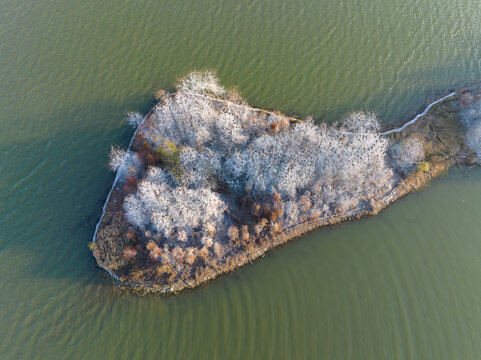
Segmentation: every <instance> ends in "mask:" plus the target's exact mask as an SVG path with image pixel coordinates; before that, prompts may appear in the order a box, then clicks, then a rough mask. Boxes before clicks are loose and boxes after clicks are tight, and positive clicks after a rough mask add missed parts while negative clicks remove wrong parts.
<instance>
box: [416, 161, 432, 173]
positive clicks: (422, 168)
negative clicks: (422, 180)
mask: <svg viewBox="0 0 481 360" xmlns="http://www.w3.org/2000/svg"><path fill="white" fill-rule="evenodd" d="M428 171H429V163H428V162H427V161H421V162H420V163H419V164H418V169H417V172H428Z"/></svg>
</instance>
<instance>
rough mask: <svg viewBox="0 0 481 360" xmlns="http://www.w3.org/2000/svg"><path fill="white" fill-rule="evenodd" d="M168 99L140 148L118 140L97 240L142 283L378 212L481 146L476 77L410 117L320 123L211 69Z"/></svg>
mask: <svg viewBox="0 0 481 360" xmlns="http://www.w3.org/2000/svg"><path fill="white" fill-rule="evenodd" d="M157 100H158V103H157V104H156V105H155V106H154V107H153V108H152V110H151V111H150V112H149V113H148V114H147V115H146V116H142V115H140V114H135V113H130V114H129V117H128V120H129V123H130V124H131V125H133V126H134V127H135V129H136V130H135V133H134V135H133V137H132V140H131V142H130V144H129V146H128V148H127V149H126V150H122V149H120V148H115V147H114V148H112V151H111V154H110V161H109V165H110V166H111V168H112V169H113V170H114V171H115V172H116V176H115V180H114V183H113V186H112V189H111V191H110V193H109V194H108V197H107V200H106V202H105V205H104V208H103V213H102V216H101V219H100V221H99V223H98V224H97V227H96V229H95V234H94V238H93V241H92V243H90V249H91V251H92V253H93V256H94V257H95V259H96V261H97V264H98V265H99V266H100V267H101V268H103V269H105V270H106V271H107V272H108V273H109V274H110V275H111V276H112V277H113V278H114V279H116V280H117V282H118V283H119V284H120V285H121V286H123V287H126V288H128V289H132V290H134V291H136V292H139V293H141V294H146V293H164V294H166V293H176V292H179V291H181V290H184V289H187V288H194V287H197V286H199V285H200V284H203V283H205V282H206V281H208V280H210V279H213V278H215V277H217V276H219V275H221V274H224V273H227V272H231V271H233V270H235V269H236V268H239V267H241V266H243V265H245V264H247V263H249V262H251V261H253V260H255V259H257V258H259V257H261V256H263V255H264V254H265V253H266V252H267V251H269V250H270V249H272V248H274V247H276V246H278V245H280V244H284V243H286V242H287V241H289V240H292V239H294V238H297V237H299V236H300V235H302V234H304V233H306V232H309V231H312V230H314V229H317V228H320V227H322V226H326V225H333V224H337V223H339V222H342V221H345V220H351V219H356V218H360V217H363V216H367V215H375V214H377V213H378V212H379V211H380V210H382V209H383V208H385V207H386V206H387V205H389V204H390V203H391V202H393V201H395V200H396V199H399V198H400V197H402V196H404V195H406V194H407V193H409V192H411V191H415V190H418V189H420V188H421V187H423V186H425V185H426V184H427V183H428V182H429V181H430V180H431V179H433V178H435V177H437V176H439V175H440V174H442V173H443V172H445V171H446V170H447V169H448V168H450V167H451V166H453V165H455V164H460V165H468V166H471V165H475V164H477V163H478V160H479V155H481V140H480V139H481V121H480V120H481V116H480V115H479V114H480V113H481V91H479V90H476V89H464V90H459V91H457V92H454V93H451V94H448V95H446V96H444V97H442V98H441V99H439V100H436V101H435V102H433V103H431V104H429V105H428V106H427V107H426V109H425V110H424V111H423V112H422V113H420V114H419V115H417V116H416V117H415V118H414V119H413V120H411V121H409V122H408V123H406V124H404V125H403V126H401V127H397V128H394V127H392V125H391V126H390V125H382V124H380V123H379V121H378V120H377V118H376V116H375V115H374V114H372V113H367V112H358V113H352V114H350V115H349V116H347V117H346V118H345V119H344V120H343V121H341V122H339V123H336V124H326V123H321V124H315V123H314V121H313V120H312V118H307V119H302V120H301V119H298V118H295V117H289V116H286V115H284V114H282V113H280V112H277V111H267V110H264V109H258V108H254V107H252V106H250V105H249V104H247V103H246V102H245V101H244V100H243V99H242V98H241V97H240V96H239V94H238V93H237V92H236V91H235V90H229V89H226V88H225V87H223V86H222V85H220V83H219V80H218V79H217V77H216V76H215V74H214V73H213V72H212V71H203V72H198V71H194V72H191V73H190V74H188V75H187V76H185V77H184V78H182V79H180V80H179V82H178V86H177V90H176V91H175V92H173V93H166V92H163V91H160V92H158V93H157ZM389 127H391V128H389Z"/></svg>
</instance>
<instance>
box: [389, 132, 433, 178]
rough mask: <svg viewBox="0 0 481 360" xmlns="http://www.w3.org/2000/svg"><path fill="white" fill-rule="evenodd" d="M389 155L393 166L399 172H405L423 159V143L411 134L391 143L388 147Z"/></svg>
mask: <svg viewBox="0 0 481 360" xmlns="http://www.w3.org/2000/svg"><path fill="white" fill-rule="evenodd" d="M389 155H390V157H391V161H392V164H393V165H394V167H395V168H396V169H397V170H398V171H400V172H401V173H403V174H407V173H409V172H411V171H413V170H414V169H415V168H416V166H417V164H418V163H419V162H420V161H421V160H423V159H424V156H425V155H424V145H423V142H422V141H421V140H419V139H418V138H417V137H414V136H411V137H409V138H408V139H406V140H403V141H401V142H398V143H395V144H393V145H392V146H391V148H390V149H389Z"/></svg>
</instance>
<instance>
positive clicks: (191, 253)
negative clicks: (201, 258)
mask: <svg viewBox="0 0 481 360" xmlns="http://www.w3.org/2000/svg"><path fill="white" fill-rule="evenodd" d="M196 252H197V249H196V248H194V247H189V248H187V249H185V262H186V263H187V264H189V265H192V264H193V263H194V262H195V259H196V258H197V254H196Z"/></svg>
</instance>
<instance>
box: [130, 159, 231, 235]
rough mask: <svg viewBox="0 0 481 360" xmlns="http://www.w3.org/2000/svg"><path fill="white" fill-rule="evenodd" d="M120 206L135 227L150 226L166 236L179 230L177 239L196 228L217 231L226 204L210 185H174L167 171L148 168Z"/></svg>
mask: <svg viewBox="0 0 481 360" xmlns="http://www.w3.org/2000/svg"><path fill="white" fill-rule="evenodd" d="M124 209H125V214H126V216H127V219H129V221H130V222H131V223H132V224H134V225H136V226H138V227H139V228H141V229H150V228H152V229H153V230H155V231H157V232H158V233H160V234H161V235H163V236H165V237H168V238H169V237H171V236H172V235H173V234H175V233H177V232H179V234H178V239H179V240H180V241H185V238H186V237H189V236H192V233H193V232H194V231H195V230H198V229H208V230H210V231H213V232H215V231H217V228H218V227H219V226H220V225H221V224H222V223H223V221H224V218H225V211H226V209H227V207H226V204H225V202H224V201H223V200H222V199H221V198H220V196H219V194H216V193H215V192H213V191H212V190H211V189H208V188H196V189H190V188H187V187H185V186H182V185H175V184H173V182H172V181H171V178H170V175H169V174H166V173H165V172H163V171H162V170H160V169H158V168H151V169H150V170H149V172H148V174H147V176H146V178H145V179H144V180H142V181H141V182H140V184H139V186H138V189H137V192H136V193H135V194H132V195H129V196H127V197H126V199H125V202H124ZM212 229H213V230H212Z"/></svg>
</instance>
